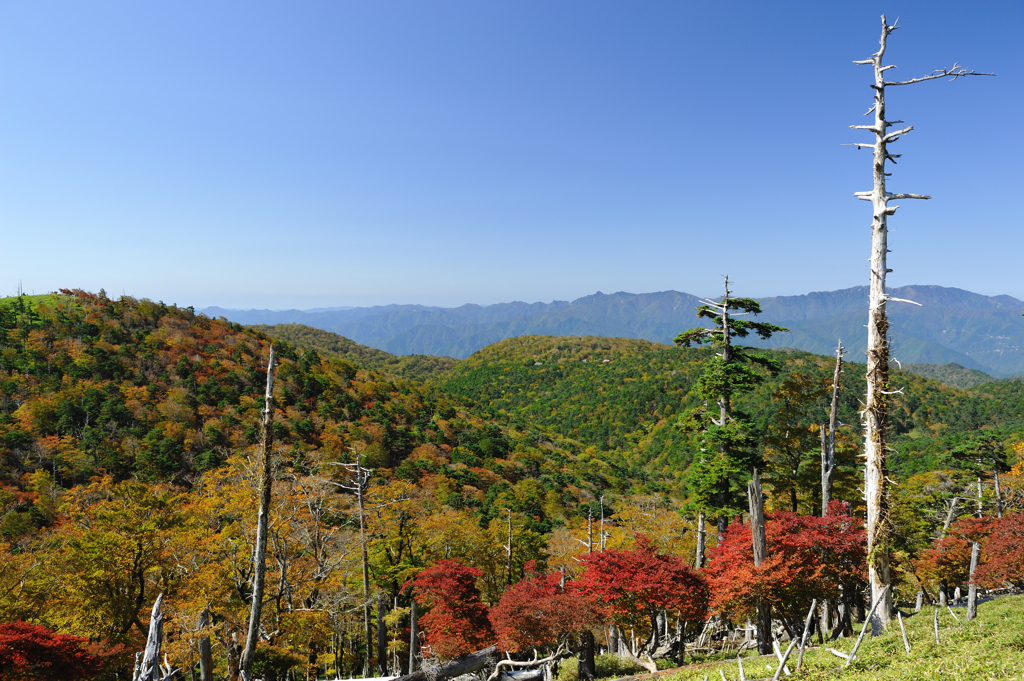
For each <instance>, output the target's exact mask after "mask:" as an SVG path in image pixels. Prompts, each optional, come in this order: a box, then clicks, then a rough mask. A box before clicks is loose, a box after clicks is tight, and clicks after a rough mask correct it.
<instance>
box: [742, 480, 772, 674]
mask: <svg viewBox="0 0 1024 681" xmlns="http://www.w3.org/2000/svg"><path fill="white" fill-rule="evenodd" d="M747 501H748V502H749V504H750V534H751V538H752V542H753V549H754V567H761V563H763V562H764V560H765V558H767V557H768V542H767V539H766V536H765V528H764V495H763V493H762V491H761V477H760V476H759V475H758V474H757V469H756V468H755V469H754V476H753V478H752V479H751V481H750V482H749V483H748V484H747ZM771 642H772V633H771V609H770V606H769V605H768V604H767V603H765V602H764V600H763V599H761V598H758V599H757V649H758V651H759V652H760V653H761V654H762V655H768V654H770V653H771V652H772V644H771Z"/></svg>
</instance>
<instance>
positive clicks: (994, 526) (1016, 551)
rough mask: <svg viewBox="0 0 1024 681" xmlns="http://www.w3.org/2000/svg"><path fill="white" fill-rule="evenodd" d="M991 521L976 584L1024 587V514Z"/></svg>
mask: <svg viewBox="0 0 1024 681" xmlns="http://www.w3.org/2000/svg"><path fill="white" fill-rule="evenodd" d="M989 520H990V522H989V524H988V527H987V528H986V530H987V534H988V537H987V539H986V540H985V542H984V544H983V546H982V563H981V565H980V566H979V567H978V570H977V572H975V575H974V578H975V581H977V582H978V584H980V585H981V586H985V587H999V586H1003V585H1005V584H1006V583H1010V584H1013V585H1014V586H1016V587H1017V588H1018V589H1019V588H1022V587H1024V512H1015V513H1008V514H1006V515H1004V516H1003V517H1002V518H996V519H989Z"/></svg>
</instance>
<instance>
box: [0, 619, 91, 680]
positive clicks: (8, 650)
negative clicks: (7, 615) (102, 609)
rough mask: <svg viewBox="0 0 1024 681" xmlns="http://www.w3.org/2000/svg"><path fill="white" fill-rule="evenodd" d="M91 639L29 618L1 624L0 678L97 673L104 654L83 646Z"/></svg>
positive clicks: (74, 676) (59, 677)
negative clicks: (95, 653)
mask: <svg viewBox="0 0 1024 681" xmlns="http://www.w3.org/2000/svg"><path fill="white" fill-rule="evenodd" d="M86 643H88V639H85V638H79V637H77V636H70V635H68V634H55V633H54V632H52V631H50V630H49V629H47V628H46V627H43V626H39V625H34V624H28V623H27V622H9V623H6V624H0V679H4V680H5V681H22V680H24V681H29V680H30V679H31V680H32V681H51V680H52V681H69V680H73V679H91V678H94V677H96V676H97V675H98V674H99V673H100V672H101V671H102V667H103V661H102V660H101V658H99V657H97V656H95V655H93V654H91V653H90V652H88V651H87V650H85V648H84V647H83V646H84V644H86Z"/></svg>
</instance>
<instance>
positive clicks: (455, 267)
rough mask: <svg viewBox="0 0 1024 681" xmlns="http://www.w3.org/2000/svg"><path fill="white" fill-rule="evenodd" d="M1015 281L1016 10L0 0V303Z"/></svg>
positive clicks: (420, 298)
mask: <svg viewBox="0 0 1024 681" xmlns="http://www.w3.org/2000/svg"><path fill="white" fill-rule="evenodd" d="M883 12H885V13H886V14H887V15H889V16H890V18H894V17H895V16H897V15H899V16H900V17H901V20H900V23H901V25H902V27H903V28H901V29H900V30H899V31H897V32H896V34H894V36H893V37H892V39H891V40H890V49H889V52H888V55H887V56H888V57H889V59H888V61H889V63H895V64H897V65H899V70H898V72H897V73H898V74H899V75H901V76H906V77H911V76H916V75H920V74H922V73H925V72H927V71H930V70H931V69H934V68H940V67H943V66H948V65H950V64H951V63H952V62H953V61H954V60H959V61H960V62H961V63H962V64H965V65H967V66H969V67H971V68H976V69H978V70H984V71H994V72H996V73H997V77H996V78H972V79H964V80H960V81H958V82H955V83H948V82H944V81H938V82H931V83H926V84H921V85H916V86H913V87H911V88H900V89H897V90H894V91H893V92H891V93H890V96H889V102H888V108H889V113H890V115H891V116H895V117H898V118H901V119H904V120H906V121H907V123H909V124H912V125H914V126H915V131H914V132H913V133H911V134H910V135H909V136H908V137H907V138H906V139H905V140H903V141H901V142H900V143H899V146H900V147H902V148H901V149H899V151H901V152H903V154H904V156H903V158H902V159H901V160H900V163H899V165H898V166H897V167H896V168H895V169H894V173H895V174H894V176H893V178H892V182H891V184H890V187H891V188H892V189H893V190H894V191H909V192H922V193H929V194H932V195H934V196H935V199H933V200H932V201H930V202H913V203H911V202H907V203H908V204H909V205H905V206H904V207H903V209H902V210H901V211H900V212H899V213H898V214H897V215H896V217H895V218H894V219H893V220H892V223H891V225H892V227H893V233H892V236H891V248H892V250H893V253H892V254H891V256H890V263H891V266H892V267H893V269H894V272H893V274H892V275H890V284H891V285H894V286H898V285H902V284H911V283H917V284H940V285H946V286H957V287H961V288H966V289H969V290H973V291H977V292H980V293H986V294H1000V293H1007V294H1010V295H1014V296H1017V297H1020V298H1024V278H1022V277H1020V276H1019V275H1018V272H1019V262H1020V257H1021V255H1020V254H1021V252H1022V251H1024V229H1022V227H1024V225H1022V222H1024V221H1022V217H1021V216H1022V211H1021V208H1020V196H1021V194H1022V186H1024V165H1022V160H1021V159H1022V151H1024V145H1022V135H1024V132H1022V130H1021V126H1020V125H1019V120H1020V118H1021V115H1022V111H1024V107H1022V104H1024V87H1022V82H1021V78H1022V73H1024V68H1022V67H1024V58H1022V57H1024V41H1022V40H1021V39H1020V36H1021V35H1024V4H1021V3H1014V2H1003V3H997V2H991V3H976V4H974V5H971V6H970V8H969V9H966V8H965V6H964V5H962V4H960V3H958V4H953V3H940V2H882V3H879V2H858V3H835V2H830V3H822V2H807V3H782V2H730V3H725V2H719V3H710V2H701V3H697V2H643V3H634V2H598V1H594V0H587V1H586V2H550V1H545V2H531V1H526V0H516V1H514V2H512V1H509V2H481V1H480V0H473V1H467V2H358V3H357V2H303V3H254V2H245V3H243V2H216V3H208V2H207V3H199V2H174V3H171V2H163V3H156V2H150V3H139V2H123V3H107V2H89V3H80V2H67V3H60V2H49V3H40V2H4V3H2V4H0V295H8V294H11V293H13V292H14V291H15V289H16V287H17V285H18V283H19V282H21V283H22V286H23V287H24V288H25V290H27V291H29V292H31V291H35V292H43V291H49V290H53V289H56V288H59V287H81V288H85V289H90V290H98V289H99V288H101V287H103V288H105V289H106V290H107V292H108V293H109V294H120V293H121V292H126V293H128V294H129V295H135V296H138V297H149V298H152V299H157V300H164V301H166V302H177V303H179V304H181V305H190V304H191V305H196V306H197V307H199V306H206V305H221V306H224V307H270V308H285V307H298V308H309V307H317V306H330V305H371V304H381V303H391V302H395V303H423V304H435V305H458V304H461V303H465V302H474V303H481V304H486V303H494V302H501V301H509V300H516V299H518V300H528V301H535V300H545V301H547V300H552V299H573V298H576V297H578V296H581V295H586V294H590V293H593V292H595V291H597V290H601V291H604V292H612V291H620V290H625V291H632V292H637V293H639V292H647V291H658V290H665V289H676V290H681V291H687V292H691V293H695V294H708V293H714V292H716V291H717V290H718V288H719V286H720V275H721V274H725V273H728V274H730V275H731V277H732V278H733V279H734V280H737V282H738V285H737V291H738V292H739V293H741V294H744V295H753V296H769V295H787V294H798V293H806V292H809V291H816V290H818V291H820V290H830V289H836V288H844V287H848V286H855V285H860V284H865V283H867V257H868V247H869V240H870V232H869V224H870V208H869V206H868V204H866V203H863V202H858V201H856V200H854V199H853V197H852V194H853V192H855V191H858V190H862V189H869V188H870V161H869V159H870V157H869V152H867V151H860V152H858V151H856V150H855V149H854V148H852V147H846V146H841V145H842V144H843V143H844V142H850V141H853V140H858V139H864V133H855V132H854V131H852V130H849V129H848V127H847V126H849V125H851V124H859V123H862V122H864V120H865V119H863V117H862V116H861V114H862V113H863V112H864V111H866V110H867V109H868V107H869V106H870V101H871V90H870V89H869V87H868V84H869V82H870V80H871V79H870V71H869V68H868V67H863V66H860V67H858V66H854V65H853V64H852V63H851V62H852V60H854V59H863V58H866V57H868V56H870V55H871V53H872V52H874V51H875V49H876V47H877V41H878V34H879V30H880V19H879V15H880V14H882V13H883Z"/></svg>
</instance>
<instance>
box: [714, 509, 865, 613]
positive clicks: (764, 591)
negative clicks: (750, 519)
mask: <svg viewBox="0 0 1024 681" xmlns="http://www.w3.org/2000/svg"><path fill="white" fill-rule="evenodd" d="M765 535H766V539H767V543H768V557H767V559H766V560H765V561H764V562H762V563H761V565H760V566H759V567H754V553H753V547H752V544H751V536H750V526H749V525H746V524H743V523H733V524H732V525H730V526H729V528H728V529H727V530H726V533H725V536H724V538H723V540H722V541H721V542H720V543H719V545H718V546H716V547H715V548H713V549H712V550H711V551H710V556H711V565H710V566H709V567H708V569H707V573H708V579H709V582H710V585H711V593H712V597H711V603H712V607H713V608H714V609H715V610H716V611H717V612H720V613H722V614H725V615H726V616H731V617H737V618H738V617H745V616H749V615H751V614H753V612H754V610H755V608H756V604H757V601H758V599H760V600H762V602H764V603H767V604H768V605H770V606H771V608H772V610H773V612H774V613H775V614H776V616H777V617H779V618H780V619H782V620H784V621H786V622H787V624H788V625H789V626H790V627H791V628H792V627H793V626H794V624H795V623H796V622H798V621H799V620H801V619H803V617H804V615H806V613H807V609H808V608H809V607H810V605H811V601H812V599H814V598H817V599H819V600H820V599H825V598H829V599H836V598H838V597H839V596H840V595H841V594H842V593H844V592H846V593H850V592H852V591H853V590H854V589H855V588H856V587H857V586H858V585H859V584H860V582H861V581H862V580H863V577H862V575H863V573H864V571H865V569H864V562H865V546H866V538H865V534H864V530H863V529H862V527H861V525H860V523H859V522H858V521H856V520H855V519H854V518H852V517H851V516H850V509H849V504H847V503H845V502H839V501H833V502H832V503H830V504H829V508H828V515H827V516H825V517H824V518H819V517H817V516H807V515H797V514H796V513H791V512H788V511H784V512H779V513H776V514H774V515H773V516H771V517H770V518H769V519H768V520H767V522H766V523H765Z"/></svg>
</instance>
